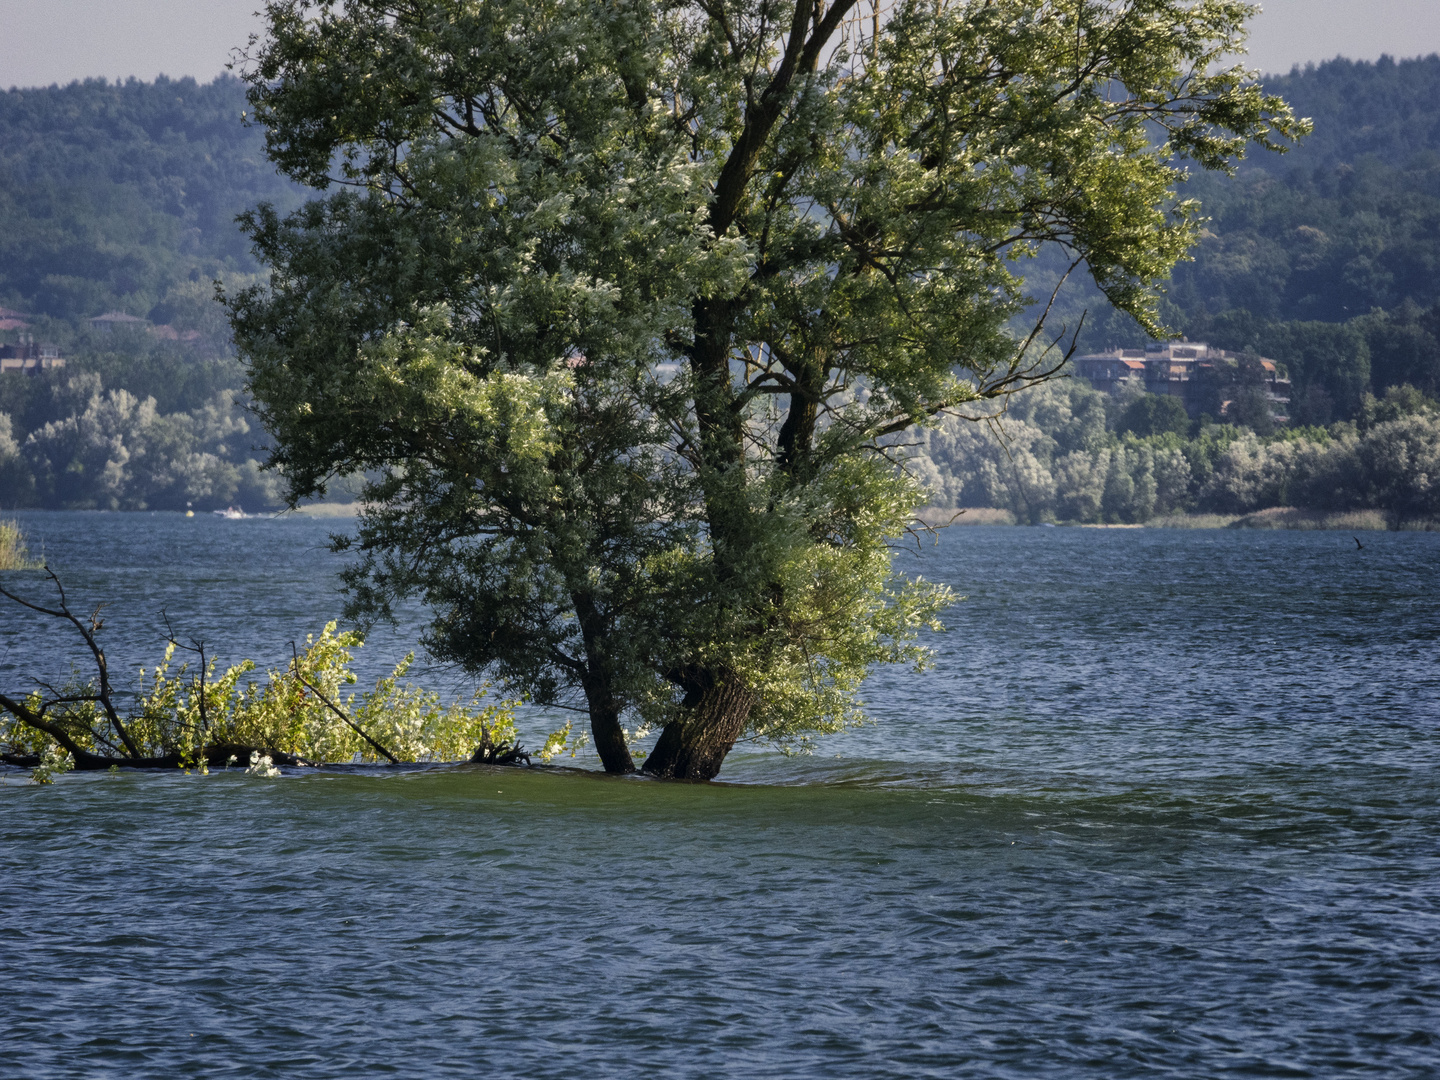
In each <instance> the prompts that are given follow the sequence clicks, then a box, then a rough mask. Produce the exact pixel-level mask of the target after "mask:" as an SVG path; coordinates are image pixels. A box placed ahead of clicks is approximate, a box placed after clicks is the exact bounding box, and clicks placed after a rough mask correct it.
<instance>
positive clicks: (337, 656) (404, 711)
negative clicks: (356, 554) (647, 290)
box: [0, 622, 565, 771]
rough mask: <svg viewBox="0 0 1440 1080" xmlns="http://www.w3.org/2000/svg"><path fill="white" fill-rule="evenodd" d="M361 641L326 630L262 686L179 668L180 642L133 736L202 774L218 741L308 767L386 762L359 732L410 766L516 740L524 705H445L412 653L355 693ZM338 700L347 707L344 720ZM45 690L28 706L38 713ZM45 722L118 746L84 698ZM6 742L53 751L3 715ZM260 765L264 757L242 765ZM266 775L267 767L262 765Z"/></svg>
mask: <svg viewBox="0 0 1440 1080" xmlns="http://www.w3.org/2000/svg"><path fill="white" fill-rule="evenodd" d="M361 644H362V640H361V638H360V636H359V635H358V634H356V633H354V632H350V631H346V632H343V633H336V624H335V623H333V622H332V623H329V624H327V625H326V626H325V628H324V629H323V630H322V631H321V633H320V636H319V637H318V638H317V637H315V636H314V635H310V636H309V637H307V638H306V641H305V645H306V647H305V649H304V651H303V652H300V653H299V654H298V655H297V656H296V658H295V659H294V660H293V661H292V662H291V663H290V664H289V665H287V666H286V667H284V668H281V669H276V670H272V671H270V672H269V673H268V674H267V676H266V678H265V679H264V680H263V681H256V680H254V679H250V678H247V676H249V675H251V674H252V673H253V672H254V671H255V670H256V668H255V663H254V662H253V661H251V660H245V661H242V662H241V663H239V664H236V665H234V666H232V667H228V668H225V669H224V670H223V671H221V670H219V663H218V661H217V660H216V659H215V658H213V657H211V658H208V659H207V660H206V663H205V669H204V671H203V672H201V671H200V670H199V669H198V667H197V668H196V669H194V670H192V669H191V667H190V665H189V664H188V663H185V664H181V665H180V667H179V668H178V669H177V670H174V671H172V664H173V661H174V655H175V651H176V650H175V645H174V644H171V645H170V646H169V647H168V648H167V649H166V651H165V656H164V658H163V659H162V660H161V662H160V663H159V664H157V665H156V666H155V667H154V668H151V669H148V670H147V669H145V668H141V669H140V673H139V678H140V692H139V694H138V695H137V703H136V706H135V709H134V712H133V715H132V716H131V717H130V718H129V719H128V720H127V721H126V728H127V731H128V732H129V733H130V736H131V738H132V739H133V740H134V742H135V744H136V746H137V748H138V749H139V751H140V752H141V754H142V755H144V756H148V757H164V756H167V755H173V754H178V755H179V758H180V760H181V762H182V763H189V764H192V765H195V766H196V767H199V766H200V765H201V763H202V762H203V759H204V751H205V750H206V748H208V747H213V746H230V745H233V746H244V747H258V748H260V750H261V751H268V752H270V753H278V754H288V755H293V756H295V757H297V758H301V759H303V760H305V761H311V762H337V761H352V760H359V761H366V762H376V761H382V760H386V759H384V758H382V757H381V756H380V755H379V753H378V751H376V749H375V748H374V746H373V745H372V744H371V743H370V742H368V741H367V740H366V739H365V738H364V736H362V735H361V734H360V733H359V732H358V731H356V730H355V727H358V728H359V729H361V730H362V731H364V732H365V733H366V734H368V735H369V736H370V737H371V738H372V739H374V740H375V741H376V742H378V743H380V744H381V745H382V746H384V747H385V748H386V749H388V750H389V751H390V752H391V753H392V754H393V755H394V756H395V757H396V758H398V759H399V760H401V761H456V760H469V758H470V757H471V755H472V753H474V751H475V750H476V748H477V747H489V748H492V749H494V748H499V747H506V746H513V745H515V743H516V731H515V712H514V710H515V706H516V705H517V704H518V702H516V701H500V702H497V703H494V704H489V705H486V704H483V702H484V700H485V698H486V697H487V695H488V691H489V688H488V687H487V686H482V687H480V688H479V689H478V690H477V691H476V692H475V694H474V696H473V697H472V698H471V699H470V701H468V702H465V701H461V700H455V701H452V702H450V703H448V704H447V703H445V702H444V701H443V700H442V699H441V698H440V696H439V695H438V694H436V693H433V692H431V691H426V690H423V689H421V688H419V687H416V686H414V685H413V684H410V683H407V682H404V681H403V680H404V678H405V675H406V673H407V672H408V671H409V668H410V665H411V663H412V662H413V659H414V658H413V655H412V656H407V657H406V658H405V659H404V660H402V661H401V662H400V664H399V665H398V666H397V667H396V668H395V670H394V672H392V673H391V674H390V675H389V676H387V677H386V678H384V679H381V680H380V681H379V682H377V683H376V685H375V688H374V689H373V690H370V691H367V692H364V693H360V694H356V693H353V692H351V693H348V694H347V693H346V688H347V687H350V686H353V685H354V683H355V675H354V673H353V672H351V670H350V667H349V665H350V662H351V660H352V659H353V652H354V650H355V649H356V648H359V647H360V645H361ZM93 693H94V691H93V688H92V687H90V686H89V684H87V683H84V682H82V681H75V682H74V683H73V685H72V686H70V687H67V688H66V695H67V696H70V697H75V698H82V699H84V698H86V697H87V695H93ZM326 699H328V701H329V702H330V703H333V704H334V705H335V706H337V707H338V708H340V709H341V710H343V711H344V712H345V714H346V715H347V716H348V717H349V719H350V720H351V721H352V722H353V724H354V725H355V727H352V726H351V725H350V724H347V723H346V722H345V721H344V720H343V719H342V718H341V717H340V716H339V715H337V714H336V712H335V709H334V708H332V707H331V704H327V701H326ZM39 703H40V697H39V695H38V694H34V695H31V697H30V699H29V701H28V704H29V706H30V707H31V708H32V709H36V708H38V707H39ZM47 719H49V720H51V721H52V722H54V723H57V724H59V725H60V726H61V727H62V728H63V729H64V730H65V731H66V732H67V733H68V734H69V735H70V736H71V738H73V739H74V740H75V742H76V743H77V744H78V745H79V746H80V747H81V748H82V749H85V750H89V751H91V752H95V753H104V752H107V751H108V752H113V751H114V750H115V744H114V734H113V732H112V731H110V730H109V725H108V722H107V721H106V719H105V717H104V715H103V713H102V712H101V711H100V709H99V707H98V705H97V703H96V702H95V701H94V700H77V701H74V702H71V703H69V704H67V705H66V706H65V707H64V708H63V709H62V710H61V711H59V712H55V711H52V712H50V713H49V714H48V716H47ZM564 742H565V738H564V735H563V734H560V733H557V734H556V735H555V736H552V737H551V739H550V740H549V743H548V744H547V745H551V746H552V753H553V752H556V750H557V749H559V748H563V745H564ZM0 743H4V744H7V745H9V746H10V747H11V748H12V749H13V750H15V751H16V752H18V753H29V754H41V755H42V756H43V755H45V754H48V753H51V749H52V748H53V746H54V741H53V740H52V739H51V738H50V737H49V736H48V735H45V734H44V733H42V732H39V731H37V730H35V729H34V728H32V727H29V726H26V725H25V724H24V723H23V722H22V721H21V720H20V719H19V718H18V717H16V716H13V715H10V714H8V713H7V714H5V715H4V716H3V717H0ZM239 764H241V765H258V764H259V761H258V759H257V761H256V762H249V761H245V762H239ZM262 771H263V770H262Z"/></svg>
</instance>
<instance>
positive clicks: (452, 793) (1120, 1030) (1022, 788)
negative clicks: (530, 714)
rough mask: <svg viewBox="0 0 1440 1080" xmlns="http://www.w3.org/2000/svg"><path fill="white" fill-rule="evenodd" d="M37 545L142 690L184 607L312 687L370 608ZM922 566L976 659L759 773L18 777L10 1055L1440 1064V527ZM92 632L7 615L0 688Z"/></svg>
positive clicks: (954, 539)
mask: <svg viewBox="0 0 1440 1080" xmlns="http://www.w3.org/2000/svg"><path fill="white" fill-rule="evenodd" d="M24 523H25V526H26V527H27V529H28V530H29V531H30V533H31V536H32V539H35V538H36V537H37V536H38V537H39V538H40V539H41V540H42V541H43V543H44V546H45V551H46V554H47V556H48V557H49V558H50V559H51V560H52V563H53V564H54V565H56V566H57V568H59V569H61V570H62V571H63V572H64V573H65V576H66V581H67V583H70V586H71V588H72V591H73V592H74V593H75V594H76V595H77V596H79V595H83V596H84V597H85V598H86V599H88V600H91V601H94V600H97V599H100V598H102V597H103V598H105V599H109V600H110V601H111V602H112V608H111V609H110V611H111V615H110V622H109V625H108V628H107V630H106V632H105V633H106V634H107V635H109V636H110V637H111V642H112V643H111V648H112V651H113V652H114V653H116V654H119V653H126V654H127V655H128V654H129V653H130V652H133V653H134V658H135V662H140V661H141V660H143V661H144V662H147V663H149V662H153V655H154V653H155V651H156V649H155V647H154V642H155V640H156V636H155V626H156V621H155V620H156V613H157V612H158V610H159V609H160V608H161V607H163V608H165V609H166V610H167V611H168V612H169V614H170V617H171V619H172V622H173V623H175V624H176V625H177V626H179V625H181V624H182V621H183V627H184V628H185V631H186V632H187V633H190V634H193V635H195V636H204V637H206V638H207V639H208V640H211V641H212V642H214V643H216V644H218V645H221V646H223V648H224V651H225V652H226V654H227V655H252V656H255V657H256V658H257V659H262V660H270V661H272V662H280V661H281V659H282V658H283V657H284V655H285V654H286V653H287V652H288V647H286V646H285V645H284V641H286V640H289V639H290V638H291V637H294V636H296V635H300V634H303V633H304V632H306V631H307V630H313V629H316V628H318V624H319V623H320V622H323V621H324V619H325V618H327V617H333V615H334V614H335V613H337V612H338V607H339V599H338V597H337V595H336V593H335V591H334V587H333V584H332V581H331V578H330V577H329V576H328V575H329V574H330V573H331V572H332V571H333V568H334V557H333V556H331V555H330V554H328V553H327V552H326V551H325V550H324V535H325V533H326V532H327V531H328V530H329V529H330V528H333V527H334V526H333V525H327V524H320V523H316V522H310V521H294V520H290V521H286V520H281V521H245V522H230V523H227V522H220V521H213V522H212V521H208V520H205V521H198V522H197V520H196V519H190V520H188V521H187V520H186V519H183V518H179V517H176V516H167V515H154V516H151V515H100V514H84V515H79V514H77V515H59V514H34V515H29V516H26V518H25V522H24ZM1347 545H1348V546H1347ZM905 558H906V560H907V561H908V562H907V565H909V566H911V567H913V568H915V569H916V570H918V571H919V572H923V573H924V574H926V575H927V576H929V577H933V578H937V579H940V580H944V581H948V582H950V583H952V584H954V585H955V586H956V588H957V590H958V591H960V592H962V593H965V594H967V595H968V599H967V600H966V601H965V602H964V603H963V604H961V605H960V606H959V607H957V609H956V610H955V611H954V612H953V613H952V617H951V619H950V623H951V627H952V628H951V630H950V632H949V633H948V634H946V635H944V636H942V637H940V638H939V639H938V640H937V641H936V642H935V644H936V647H937V663H936V668H935V670H934V671H932V672H930V673H928V674H926V675H922V676H916V675H914V674H910V673H900V672H892V673H886V674H885V675H883V676H881V677H877V678H876V679H875V680H874V681H873V682H872V684H871V685H870V687H869V690H868V694H869V698H870V704H871V709H872V712H873V713H874V714H875V715H876V717H877V719H878V720H879V722H878V723H877V724H876V725H874V726H873V727H870V728H867V729H864V730H862V731H859V732H852V733H849V734H846V735H844V736H840V737H837V738H834V739H830V740H826V741H825V742H824V743H823V744H822V745H821V747H820V748H819V751H818V752H817V753H816V755H814V756H813V757H808V758H789V759H787V758H784V757H781V756H779V755H776V754H774V753H771V752H766V751H763V750H761V749H759V748H742V749H741V750H739V751H737V752H736V754H734V755H732V758H731V760H730V761H729V762H727V765H726V768H725V770H724V772H723V773H722V779H723V780H726V781H728V783H723V784H715V785H682V784H659V783H654V782H648V781H644V780H635V779H612V778H606V777H603V776H596V775H587V774H579V773H570V772H555V771H543V770H533V771H529V772H527V771H523V770H502V769H492V768H485V767H479V766H466V767H461V768H443V769H414V770H407V771H404V772H400V773H396V772H394V771H385V770H370V771H365V772H359V773H340V772H319V773H316V772H311V773H308V774H297V775H287V776H285V777H283V778H281V779H279V780H273V781H264V780H259V779H256V778H252V777H247V776H244V775H240V774H236V773H230V774H222V773H215V774H212V775H211V776H209V777H204V778H202V777H195V776H189V777H187V776H183V775H168V774H166V775H162V774H145V775H86V776H77V775H73V774H72V775H69V776H66V777H64V778H62V779H61V780H60V782H58V783H57V784H55V785H54V786H53V787H50V788H37V787H33V786H27V785H25V784H24V783H23V782H22V781H23V780H24V776H25V774H24V773H22V772H19V771H10V772H8V773H6V774H5V775H4V776H3V777H0V779H3V781H4V784H5V786H3V787H0V988H3V990H0V1026H3V1030H4V1031H5V1034H6V1060H8V1061H10V1062H11V1063H12V1064H13V1067H14V1068H16V1069H17V1070H18V1071H17V1072H16V1073H15V1074H16V1075H23V1076H27V1077H28V1076H35V1077H62V1076H95V1075H117V1076H127V1077H129V1076H139V1077H149V1076H154V1077H161V1076H164V1077H172V1076H222V1075H237V1076H247V1077H249V1076H270V1075H274V1076H295V1075H305V1076H336V1077H339V1076H352V1075H355V1074H357V1073H360V1074H365V1075H371V1074H391V1075H401V1076H449V1075H454V1076H474V1075H483V1074H495V1075H513V1076H526V1077H531V1076H535V1077H567V1078H569V1077H575V1076H616V1077H620V1076H625V1077H628V1076H632V1075H636V1074H640V1075H647V1074H653V1075H661V1074H663V1075H666V1076H695V1077H702V1076H705V1077H708V1076H745V1077H750V1076H766V1077H772V1076H773V1077H817V1078H818V1077H835V1076H855V1077H892V1076H893V1077H915V1076H937V1077H955V1076H977V1077H1035V1076H1055V1077H1095V1078H1097V1080H1098V1078H1111V1077H1129V1076H1136V1077H1140V1076H1144V1077H1150V1076H1176V1077H1194V1076H1213V1075H1224V1074H1227V1073H1236V1074H1243V1075H1251V1076H1317V1077H1321V1076H1357V1075H1359V1076H1365V1075H1370V1076H1385V1077H1395V1076H1401V1077H1403V1076H1415V1077H1421V1076H1424V1077H1429V1076H1433V1075H1436V1073H1437V1072H1440V1048H1437V1046H1436V1041H1435V1040H1436V1035H1435V1032H1436V1031H1437V1028H1440V974H1437V973H1440V945H1437V933H1440V857H1437V856H1440V848H1437V837H1440V807H1437V793H1440V785H1437V765H1440V752H1437V745H1440V744H1437V721H1440V704H1437V703H1440V536H1436V535H1424V534H1378V535H1377V534H1371V535H1370V536H1368V537H1367V538H1366V540H1365V548H1364V550H1363V551H1357V549H1356V548H1355V545H1354V543H1353V542H1352V541H1351V540H1350V538H1349V537H1348V536H1342V535H1337V534H1333V533H1332V534H1327V533H1242V532H1171V531H1161V530H1145V531H1139V530H1113V531H1100V530H1066V529H999V528H984V529H966V530H953V531H952V532H951V533H949V534H948V535H947V536H946V537H945V539H944V540H943V541H942V542H941V544H940V545H939V547H938V548H925V549H923V550H922V551H921V552H920V553H919V555H918V556H910V555H907V556H905ZM6 580H7V581H8V582H15V581H17V580H20V579H17V578H16V577H15V576H14V575H7V577H6ZM25 583H26V584H27V585H37V584H38V582H35V580H34V579H33V578H31V579H25ZM414 614H415V613H411V616H412V617H413V616H414ZM414 632H415V626H414V624H413V622H412V623H409V624H407V625H405V626H402V627H401V628H399V629H398V630H396V631H392V632H390V636H388V637H384V636H382V637H381V638H379V639H372V643H371V645H370V646H367V649H366V650H365V653H371V654H373V659H372V660H365V659H363V658H364V656H365V653H362V663H370V664H371V665H372V667H373V669H374V673H378V671H379V670H380V668H382V667H383V666H384V665H385V664H387V663H389V662H392V661H393V659H394V658H395V656H396V655H397V654H399V653H403V651H404V650H405V649H406V648H408V647H409V643H410V641H411V640H412V639H413V636H414ZM66 642H67V639H64V638H63V637H61V636H59V635H57V634H55V633H52V632H51V631H50V630H40V629H38V628H36V627H35V626H34V624H33V623H31V622H30V621H29V620H28V619H21V618H19V617H18V616H17V615H16V614H15V613H14V612H13V611H4V612H0V681H3V682H4V684H5V685H6V686H7V687H13V686H15V685H16V683H17V681H22V680H23V678H24V676H25V674H26V673H33V672H51V671H53V670H54V669H55V668H56V667H57V666H62V665H63V664H66V663H68V657H70V656H76V657H78V654H76V653H75V652H74V650H73V647H72V646H70V645H69V644H67V643H66ZM431 674H433V675H434V676H435V677H437V678H445V677H450V678H454V677H453V676H446V675H445V673H444V672H440V671H436V672H432V673H431ZM366 675H367V677H371V672H370V671H369V670H368V669H367V671H366ZM459 681H461V680H458V679H457V680H456V682H457V685H458V682H459ZM544 719H546V718H543V717H537V718H534V720H535V722H536V723H537V724H538V723H540V722H541V721H542V720H544ZM579 764H581V765H591V766H593V760H592V761H585V760H582V761H580V762H579ZM0 1071H4V1070H0Z"/></svg>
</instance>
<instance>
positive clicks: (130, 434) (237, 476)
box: [0, 374, 276, 510]
mask: <svg viewBox="0 0 1440 1080" xmlns="http://www.w3.org/2000/svg"><path fill="white" fill-rule="evenodd" d="M50 389H51V395H52V404H53V407H54V411H55V412H56V413H58V414H59V415H60V418H59V419H56V420H51V421H50V422H48V423H46V424H44V425H42V426H41V427H39V428H38V429H37V430H34V431H32V432H31V433H30V434H29V436H28V437H27V438H26V439H25V441H24V443H23V445H16V444H15V441H14V440H9V441H8V442H7V441H6V440H5V439H4V436H5V434H6V433H7V429H8V417H6V416H5V415H4V414H0V500H4V501H7V502H10V503H12V504H35V503H38V504H40V505H43V506H55V507H67V508H82V509H83V508H99V509H106V510H145V509H152V510H183V509H185V508H186V507H189V506H194V507H195V508H197V509H201V510H210V509H220V508H224V507H226V506H229V505H231V504H232V503H234V502H237V501H238V502H240V503H242V504H243V505H246V506H249V507H251V508H252V509H259V508H262V507H265V506H273V505H275V504H276V495H275V487H276V484H275V481H274V480H273V478H271V477H269V476H266V475H265V474H263V473H261V471H260V468H259V462H258V461H257V460H255V459H254V457H253V456H252V453H251V439H252V436H251V434H250V430H251V429H250V422H249V421H248V420H247V419H246V418H245V417H244V415H243V414H242V412H241V410H240V409H239V408H238V407H237V405H236V402H235V397H234V394H233V393H231V392H225V391H222V392H220V393H217V394H216V395H214V397H213V398H212V399H211V400H209V401H207V402H204V403H203V404H202V405H201V406H200V407H198V408H196V409H194V410H193V411H191V412H187V413H171V414H169V415H165V414H162V413H161V412H160V410H159V409H158V407H157V406H156V402H155V399H154V398H153V397H146V398H143V399H142V398H138V397H137V396H136V395H134V394H132V393H130V392H129V391H127V390H103V383H102V382H101V379H100V377H99V376H97V375H93V374H90V375H86V374H76V375H71V376H69V377H67V378H65V379H63V380H62V379H52V380H51V381H50Z"/></svg>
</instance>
